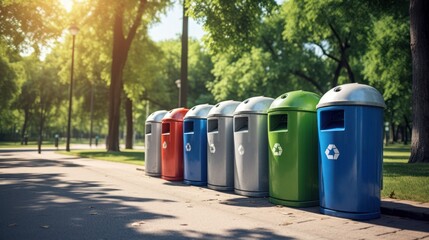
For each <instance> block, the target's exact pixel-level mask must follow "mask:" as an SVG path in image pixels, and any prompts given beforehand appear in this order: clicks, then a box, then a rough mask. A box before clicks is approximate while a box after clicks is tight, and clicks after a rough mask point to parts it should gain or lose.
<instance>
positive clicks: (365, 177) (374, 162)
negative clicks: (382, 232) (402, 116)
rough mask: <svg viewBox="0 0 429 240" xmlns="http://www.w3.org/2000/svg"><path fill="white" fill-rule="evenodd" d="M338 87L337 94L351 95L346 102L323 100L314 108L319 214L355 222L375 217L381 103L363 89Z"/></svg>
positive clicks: (379, 174)
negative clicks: (315, 110) (318, 152)
mask: <svg viewBox="0 0 429 240" xmlns="http://www.w3.org/2000/svg"><path fill="white" fill-rule="evenodd" d="M340 88H342V89H340V90H337V92H341V91H343V92H344V93H347V92H350V94H349V98H350V100H349V101H344V99H341V98H342V97H341V96H339V97H338V98H340V100H341V101H333V102H330V101H329V100H326V99H325V100H324V99H323V98H322V99H321V101H320V103H319V105H318V109H317V116H318V131H319V150H320V158H319V168H320V169H319V177H320V179H319V183H320V210H321V212H322V213H324V214H328V215H333V216H338V217H344V218H350V219H357V220H365V219H372V218H378V217H380V191H381V182H382V163H383V108H384V106H385V105H384V101H383V99H382V97H381V95H380V94H379V93H378V92H374V91H373V90H375V89H373V88H371V87H369V86H366V85H360V84H346V85H342V86H340ZM349 88H350V89H349ZM375 91H376V90H375ZM354 92H358V93H359V92H361V94H360V95H361V96H360V97H358V94H356V93H355V95H354V96H355V97H353V96H351V97H350V95H351V94H353V93H354ZM368 92H369V93H368ZM326 94H334V95H335V92H332V90H331V91H330V92H328V93H326ZM326 94H325V95H326ZM366 95H369V96H366ZM373 95H375V97H374V96H373ZM333 99H334V100H335V98H333ZM374 99H375V100H376V101H373V100H374ZM322 100H324V101H322Z"/></svg>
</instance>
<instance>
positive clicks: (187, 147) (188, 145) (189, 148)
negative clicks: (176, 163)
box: [185, 143, 192, 152]
mask: <svg viewBox="0 0 429 240" xmlns="http://www.w3.org/2000/svg"><path fill="white" fill-rule="evenodd" d="M185 149H186V151H187V152H190V151H191V149H192V148H191V144H190V143H187V144H186V147H185Z"/></svg>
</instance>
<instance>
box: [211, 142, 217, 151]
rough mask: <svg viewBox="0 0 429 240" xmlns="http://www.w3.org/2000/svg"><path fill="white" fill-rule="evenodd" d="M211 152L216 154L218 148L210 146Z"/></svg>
mask: <svg viewBox="0 0 429 240" xmlns="http://www.w3.org/2000/svg"><path fill="white" fill-rule="evenodd" d="M210 152H211V153H215V152H216V147H215V145H214V144H213V143H211V144H210Z"/></svg>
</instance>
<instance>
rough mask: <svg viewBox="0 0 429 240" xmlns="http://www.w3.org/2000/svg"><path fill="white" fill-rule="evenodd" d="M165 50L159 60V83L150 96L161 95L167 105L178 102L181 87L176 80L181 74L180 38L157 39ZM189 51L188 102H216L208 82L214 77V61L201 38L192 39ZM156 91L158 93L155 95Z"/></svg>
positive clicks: (158, 97) (168, 106) (194, 103)
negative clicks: (179, 87)
mask: <svg viewBox="0 0 429 240" xmlns="http://www.w3.org/2000/svg"><path fill="white" fill-rule="evenodd" d="M158 46H159V48H160V49H161V51H162V54H161V55H160V58H159V60H158V64H159V65H160V67H161V70H160V71H159V74H158V75H157V78H156V82H157V83H156V84H154V85H153V88H152V89H148V91H149V94H152V96H151V99H152V98H155V99H160V100H159V102H164V103H163V104H162V105H164V108H165V109H171V108H175V107H176V106H177V99H178V92H179V90H178V88H177V86H176V83H175V81H176V80H177V79H179V78H180V57H181V42H180V40H179V39H173V40H167V41H162V42H160V43H158ZM188 49H189V53H188V58H189V59H188V81H189V82H188V104H187V105H188V106H194V105H197V104H202V103H213V97H212V95H211V94H210V92H209V91H208V89H207V88H206V87H205V85H206V84H207V83H208V82H210V81H212V80H213V79H214V77H213V75H212V74H211V70H212V66H213V64H212V62H211V58H210V56H209V54H208V53H207V51H206V50H205V49H204V48H203V47H202V46H201V44H200V42H199V41H197V40H194V39H190V41H189V47H188ZM153 93H155V95H153Z"/></svg>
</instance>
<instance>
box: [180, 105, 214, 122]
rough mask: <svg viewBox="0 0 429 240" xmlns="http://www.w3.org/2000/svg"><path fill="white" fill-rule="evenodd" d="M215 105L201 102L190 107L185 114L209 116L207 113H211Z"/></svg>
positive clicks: (189, 115)
mask: <svg viewBox="0 0 429 240" xmlns="http://www.w3.org/2000/svg"><path fill="white" fill-rule="evenodd" d="M212 107H213V105H209V104H200V105H196V106H194V107H192V108H191V109H189V111H188V113H186V115H185V119H186V118H207V114H209V112H210V109H212Z"/></svg>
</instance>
